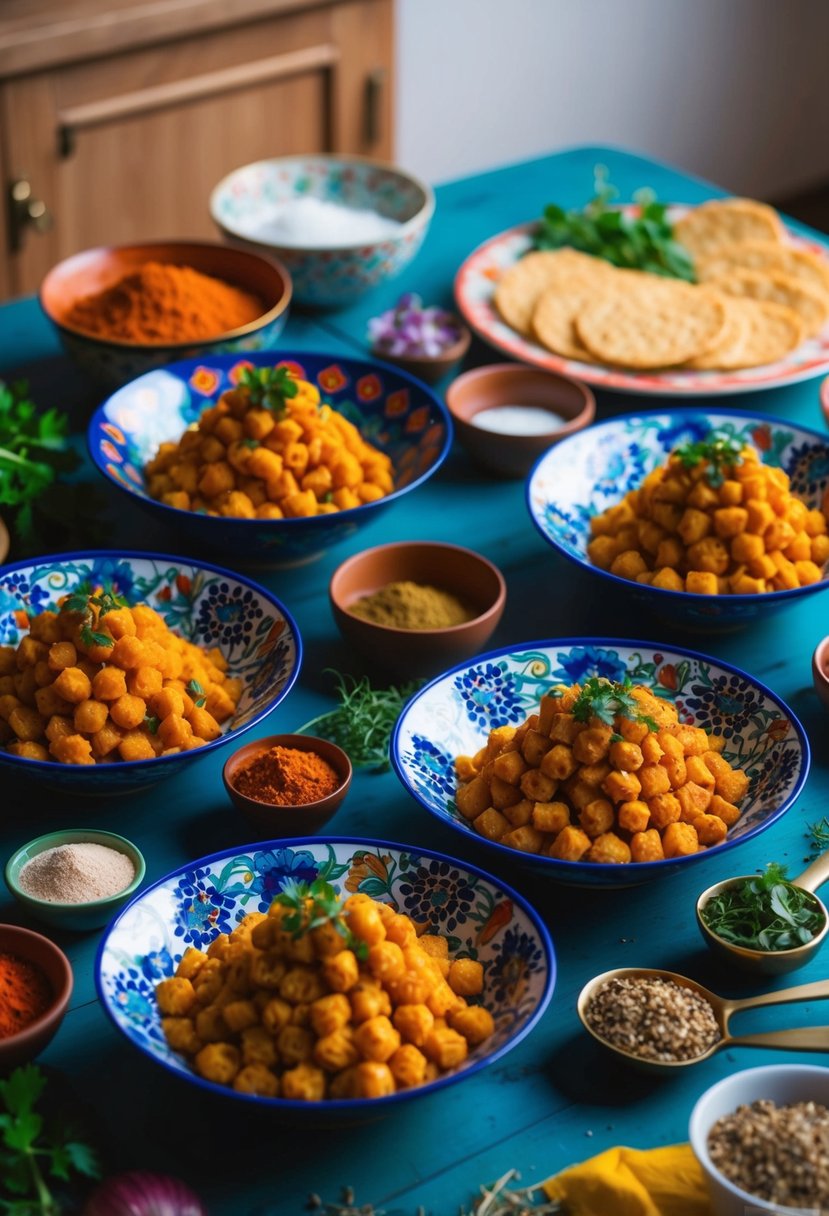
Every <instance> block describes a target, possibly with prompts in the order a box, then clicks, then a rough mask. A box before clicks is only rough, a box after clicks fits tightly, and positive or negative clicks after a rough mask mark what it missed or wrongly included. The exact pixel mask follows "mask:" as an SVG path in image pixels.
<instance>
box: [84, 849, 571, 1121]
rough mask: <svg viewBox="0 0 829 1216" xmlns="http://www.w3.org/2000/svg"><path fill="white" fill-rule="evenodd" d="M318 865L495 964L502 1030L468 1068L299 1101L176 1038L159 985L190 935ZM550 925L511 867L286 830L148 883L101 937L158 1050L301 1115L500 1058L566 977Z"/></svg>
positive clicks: (268, 898)
mask: <svg viewBox="0 0 829 1216" xmlns="http://www.w3.org/2000/svg"><path fill="white" fill-rule="evenodd" d="M317 877H321V878H324V879H325V880H326V881H327V882H329V883H331V884H332V886H333V887H334V888H335V890H336V891H337V892H338V893H340V894H342V895H343V896H347V895H349V894H352V893H353V892H356V891H361V892H363V893H365V894H366V895H370V896H371V898H372V899H378V900H381V901H382V902H383V903H387V904H392V905H393V906H394V907H395V908H397V909H398V910H399V911H400V912H404V913H406V914H407V915H409V916H411V917H412V918H413V919H415V920H418V921H423V920H425V921H428V922H429V924H430V926H431V928H430V930H429V931H430V932H432V933H439V934H442V935H444V936H446V937H448V938H449V950H450V955H451V956H463V957H467V958H468V957H472V958H476V959H478V960H480V962H482V963H483V965H484V976H485V978H484V1002H485V1004H486V1006H487V1008H488V1009H489V1011H490V1012H491V1014H492V1016H493V1018H494V1021H495V1032H494V1034H493V1035H492V1036H491V1038H490V1039H489V1040H488V1041H487V1042H486V1043H485V1044H482V1045H481V1046H480V1047H478V1048H476V1049H475V1050H474V1051H472V1052H471V1053H470V1055H469V1058H468V1059H467V1060H466V1061H465V1063H464V1064H463V1065H462V1066H461V1067H460V1068H459V1069H457V1070H456V1071H454V1072H452V1073H449V1074H448V1075H446V1076H443V1077H441V1078H440V1079H439V1080H437V1081H433V1082H432V1083H431V1084H429V1085H424V1086H421V1087H420V1088H418V1089H411V1090H404V1091H402V1092H400V1093H396V1094H393V1095H391V1096H390V1097H386V1098H371V1099H360V1100H352V1101H325V1102H311V1103H308V1102H296V1101H289V1100H286V1099H281V1098H264V1097H256V1096H253V1095H250V1094H243V1093H237V1092H236V1091H235V1090H233V1089H227V1088H224V1087H223V1086H219V1085H215V1084H213V1083H212V1082H209V1081H205V1080H203V1079H202V1078H201V1077H199V1076H197V1075H196V1074H195V1073H194V1072H193V1071H192V1070H191V1068H190V1067H189V1065H188V1063H187V1061H186V1060H185V1058H184V1057H183V1056H181V1055H179V1054H177V1053H176V1052H174V1051H173V1050H172V1049H171V1048H170V1047H169V1046H168V1044H167V1042H166V1040H165V1038H164V1035H163V1033H162V1030H161V1020H160V1017H159V1012H158V1007H157V1006H156V1003H155V1000H154V996H153V993H154V988H155V985H156V984H157V983H158V981H159V980H161V979H164V978H166V977H167V976H169V975H171V974H172V973H173V970H174V968H175V966H176V964H177V963H178V961H179V959H180V958H181V956H182V954H183V953H184V951H185V950H186V949H187V948H188V947H189V946H195V947H198V948H206V946H207V945H208V944H209V943H210V941H211V940H212V939H213V938H214V937H215V936H216V935H217V934H218V933H229V932H230V931H231V930H232V929H233V928H234V927H235V925H236V924H238V922H239V921H240V920H241V919H242V917H243V916H245V915H247V913H249V912H264V911H266V910H267V909H268V907H269V906H270V904H271V902H272V901H273V899H274V898H275V896H277V895H278V894H279V892H280V891H281V890H282V888H283V886H284V885H285V883H286V881H287V880H288V879H293V880H296V881H305V882H313V881H314V879H316V878H317ZM555 974H556V965H555V955H554V953H553V946H552V942H551V941H550V935H549V933H548V932H547V930H546V928H545V927H544V925H543V923H542V922H541V920H540V918H539V917H538V915H537V913H536V912H534V911H533V909H532V908H531V907H530V906H529V905H528V904H527V903H526V902H525V901H524V900H523V899H522V897H521V896H520V895H518V894H517V893H516V892H515V891H513V890H511V889H510V888H509V887H508V886H506V885H505V884H504V883H503V882H501V880H500V879H497V878H492V877H491V876H490V875H488V874H485V873H484V872H483V871H481V870H478V869H475V868H474V867H473V866H469V865H466V864H465V863H464V864H461V863H459V862H457V861H454V860H453V859H452V858H451V857H445V856H444V855H443V854H441V853H431V852H426V851H424V850H423V849H419V848H415V847H409V846H408V845H399V844H388V843H386V842H383V841H368V840H352V839H342V838H339V837H331V838H324V837H313V838H311V839H297V840H278V841H270V842H268V843H264V844H259V845H251V846H250V847H249V848H247V849H245V848H236V849H231V850H226V851H224V852H222V853H214V854H213V855H212V856H210V857H203V858H201V859H200V860H199V861H194V862H192V863H190V864H189V865H187V866H182V867H181V868H180V869H178V870H176V871H174V872H173V873H172V874H168V875H167V877H166V878H162V879H160V880H159V881H158V882H157V883H155V885H154V886H152V887H149V888H148V889H147V890H145V891H142V892H141V894H140V895H138V896H137V897H136V898H135V899H134V900H133V902H132V903H131V904H129V905H128V907H127V908H125V909H124V911H123V912H122V913H121V914H120V915H119V916H118V918H117V920H115V921H113V923H112V925H111V926H110V928H109V931H108V932H107V934H106V936H105V937H104V939H103V941H102V942H101V946H100V948H99V951H98V959H97V964H96V984H97V989H98V995H99V997H100V999H101V1003H102V1004H103V1007H104V1009H105V1011H106V1013H107V1014H108V1016H109V1017H110V1018H111V1020H112V1021H113V1022H114V1024H115V1026H116V1027H117V1029H118V1030H120V1031H121V1033H122V1034H124V1035H126V1037H127V1038H128V1039H129V1041H130V1042H131V1043H132V1044H133V1045H134V1046H135V1047H137V1048H138V1049H139V1050H140V1051H142V1052H144V1054H145V1055H147V1056H149V1058H150V1059H152V1060H154V1061H156V1063H158V1064H161V1065H162V1066H163V1067H164V1068H166V1069H167V1070H168V1071H169V1072H171V1073H173V1074H174V1075H175V1076H178V1077H180V1078H181V1079H182V1080H184V1081H187V1082H189V1083H190V1084H192V1085H198V1086H199V1087H200V1088H202V1089H205V1090H208V1091H212V1092H213V1093H215V1094H219V1095H221V1096H223V1097H225V1098H228V1099H231V1100H233V1101H237V1102H245V1103H248V1104H252V1105H254V1106H260V1107H269V1108H272V1109H276V1110H282V1111H284V1112H286V1113H289V1114H290V1116H291V1118H292V1119H296V1118H303V1117H304V1118H307V1119H309V1120H312V1121H313V1120H315V1119H319V1118H322V1119H324V1120H325V1121H326V1122H328V1121H329V1120H331V1119H332V1117H333V1118H334V1119H337V1118H341V1119H342V1120H343V1121H348V1120H350V1119H352V1118H354V1117H355V1116H356V1117H359V1116H360V1114H361V1113H363V1114H364V1115H365V1114H367V1113H368V1112H369V1111H370V1112H371V1113H372V1114H377V1115H381V1114H383V1113H385V1112H387V1111H388V1110H389V1109H390V1108H391V1107H395V1106H399V1105H400V1104H401V1103H405V1102H408V1101H409V1100H410V1099H411V1098H414V1097H417V1096H418V1095H421V1094H429V1093H434V1092H435V1091H436V1090H439V1089H443V1088H444V1087H445V1086H447V1085H451V1084H452V1083H453V1082H455V1081H460V1080H463V1078H464V1077H470V1076H472V1075H473V1074H474V1073H476V1072H478V1071H479V1070H480V1069H481V1068H485V1067H486V1066H487V1065H489V1064H493V1063H494V1062H495V1061H496V1060H498V1059H500V1058H501V1056H503V1055H504V1054H505V1053H506V1052H508V1051H509V1050H510V1049H511V1048H512V1047H515V1046H516V1045H517V1044H518V1043H520V1041H521V1040H522V1039H523V1038H524V1037H525V1036H526V1035H528V1034H529V1033H530V1031H531V1030H532V1028H533V1027H534V1026H535V1024H536V1022H537V1021H538V1020H539V1018H540V1017H541V1016H542V1014H543V1013H544V1010H545V1009H546V1007H547V1005H548V1003H549V1001H550V998H551V996H552V993H553V986H554V984H555Z"/></svg>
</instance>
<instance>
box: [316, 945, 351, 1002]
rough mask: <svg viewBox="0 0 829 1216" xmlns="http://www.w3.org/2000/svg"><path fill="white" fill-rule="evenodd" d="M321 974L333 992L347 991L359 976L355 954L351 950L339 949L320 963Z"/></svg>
mask: <svg viewBox="0 0 829 1216" xmlns="http://www.w3.org/2000/svg"><path fill="white" fill-rule="evenodd" d="M322 975H323V979H324V980H325V982H326V984H327V985H328V987H329V988H331V989H332V991H334V992H348V991H349V990H350V989H352V988H353V987H354V986H355V984H356V983H357V981H358V980H359V978H360V968H359V964H358V962H357V956H356V955H355V954H354V952H353V951H351V950H341V951H340V952H339V953H338V954H335V955H334V956H333V957H331V958H326V959H325V961H324V962H323V964H322Z"/></svg>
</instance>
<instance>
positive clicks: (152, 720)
mask: <svg viewBox="0 0 829 1216" xmlns="http://www.w3.org/2000/svg"><path fill="white" fill-rule="evenodd" d="M144 725H145V726H146V728H147V730H148V731H149V732H150V734H151V735H157V734H158V728H159V726H160V725H161V719H160V718H159V717H158V716H157V715H156V714H144Z"/></svg>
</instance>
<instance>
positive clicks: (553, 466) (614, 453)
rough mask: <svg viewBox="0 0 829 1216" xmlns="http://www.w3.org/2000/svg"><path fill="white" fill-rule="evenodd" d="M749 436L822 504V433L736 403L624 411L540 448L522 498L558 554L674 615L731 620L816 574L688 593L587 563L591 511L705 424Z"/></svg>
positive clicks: (768, 605)
mask: <svg viewBox="0 0 829 1216" xmlns="http://www.w3.org/2000/svg"><path fill="white" fill-rule="evenodd" d="M712 428H714V429H716V430H718V431H721V432H723V433H724V434H727V435H730V436H733V437H734V438H736V439H738V440H739V441H740V442H743V443H750V444H751V445H752V446H753V447H755V448H757V449H758V451H759V452H760V455H761V457H762V460H763V462H764V464H768V465H774V466H775V467H779V468H782V469H785V471H786V472H787V473H788V475H789V477H790V478H791V488H792V493H794V494H796V495H797V496H798V498H802V499H803V501H804V502H805V503H806V504H807V505H808V506H809V507H819V506H820V504H821V499H822V497H823V494H824V492H825V491H826V490H827V489H829V437H828V436H826V435H821V434H820V433H819V432H818V431H809V430H806V429H804V428H803V427H799V426H793V425H792V424H791V423H788V422H785V421H783V420H782V419H779V418H768V417H765V416H761V417H756V416H753V415H751V414H747V413H742V412H740V411H737V410H733V411H731V410H730V411H725V410H717V411H716V413H711V412H709V411H707V410H706V411H705V412H704V413H703V412H698V411H696V410H691V409H678V410H674V411H672V412H670V413H663V412H654V413H643V414H624V415H620V416H619V417H616V418H611V419H609V420H608V421H607V422H600V423H596V425H594V426H592V427H590V428H589V429H588V430H585V431H581V432H579V433H578V434H576V435H572V436H570V437H569V438H567V439H562V440H561V442H560V443H559V444H557V445H556V447H554V448H551V449H550V450H549V451H548V452H546V453H545V454H544V456H542V457H541V459H540V460H539V462H538V463H537V464H536V466H535V468H534V469H533V471H532V472H531V474H530V477H529V480H528V482H527V507H528V509H529V512H530V516H531V517H532V521H533V523H534V524H535V526H536V528H537V529H538V531H539V532H540V533H541V535H542V536H543V537H544V539H545V540H546V541H548V542H549V543H550V544H551V545H552V546H553V548H554V549H557V550H558V552H559V553H561V554H563V556H564V557H567V558H569V559H570V560H571V561H574V562H576V563H577V564H578V565H580V566H584V567H586V568H587V569H588V570H590V571H591V572H592V573H593V574H595V575H598V576H600V577H602V578H604V579H609V580H611V582H612V583H613V584H615V585H616V586H617V587H618V588H620V590H621V589H624V591H625V593H626V594H628V595H631V596H634V597H635V598H637V599H640V600H642V601H643V602H645V603H647V604H648V606H649V607H651V608H652V609H654V610H655V611H661V612H663V613H665V614H666V615H668V616H670V619H671V620H672V621H686V622H688V623H692V624H694V625H696V626H704V625H705V626H711V627H714V628H716V627H718V626H721V627H726V628H733V627H736V626H739V625H742V624H744V623H746V622H748V621H750V620H752V619H753V618H754V617H757V616H760V615H762V614H768V613H769V612H771V611H774V610H775V609H778V608H782V607H785V606H786V605H788V604H790V603H792V602H793V601H795V600H797V599H799V598H800V597H801V596H804V595H812V594H814V593H815V592H816V591H821V590H825V589H826V587H827V586H829V582H827V579H826V577H824V580H823V581H822V582H820V583H813V584H811V585H810V586H806V587H797V588H795V589H794V590H793V591H771V592H768V593H764V594H762V595H693V594H691V593H690V592H687V591H667V590H665V589H663V588H660V587H650V586H647V585H643V584H641V583H634V582H632V581H631V580H629V579H622V578H620V577H619V576H618V575H615V574H611V573H610V571H607V570H601V569H599V567H598V566H594V565H593V563H592V562H591V561H590V559H589V558H588V556H587V543H588V541H589V540H590V519H591V517H592V516H593V515H598V514H599V513H600V512H602V511H604V510H606V509H607V508H608V507H610V506H612V505H613V504H614V503H617V502H620V501H621V499H622V498H623V497H624V495H625V494H627V492H628V491H629V490H633V489H635V488H636V487H637V486H638V485H639V484H640V483H641V482H642V480H643V478H644V477H645V475H646V474H647V473H649V472H650V471H651V470H652V469H655V468H656V467H657V466H658V465H661V464H663V463H664V462H665V460H666V459H667V457H668V455H669V454H670V452H671V451H673V449H674V448H676V447H677V446H678V445H679V444H681V443H685V442H686V441H692V442H694V441H696V440H699V439H703V438H704V437H705V436H706V435H707V434H708V432H709V431H710V430H711V429H712Z"/></svg>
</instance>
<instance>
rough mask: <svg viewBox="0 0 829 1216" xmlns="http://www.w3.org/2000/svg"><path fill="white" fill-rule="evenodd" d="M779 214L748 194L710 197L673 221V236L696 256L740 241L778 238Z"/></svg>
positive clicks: (780, 230)
mask: <svg viewBox="0 0 829 1216" xmlns="http://www.w3.org/2000/svg"><path fill="white" fill-rule="evenodd" d="M784 236H785V229H784V227H783V223H782V221H781V219H780V216H779V215H778V214H777V212H776V211H775V210H774V208H773V207H769V206H768V205H767V204H766V203H757V202H755V201H754V200H753V199H749V198H724V199H712V200H711V202H708V203H701V204H700V205H699V206H698V207H694V208H693V210H692V211H689V212H688V214H687V215H684V216H683V217H682V219H680V220H677V222H676V224H674V237H675V239H676V240H677V241H679V243H680V244H681V245H684V246H685V248H686V249H687V250H688V251H689V252H690V253H691V255H692V256H693V257H694V258H695V259H696V258H701V257H705V256H707V255H708V254H711V253H713V252H714V251H715V250H718V249H722V248H723V246H728V245H738V244H740V243H742V242H744V241H773V242H782V240H783V238H784Z"/></svg>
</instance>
